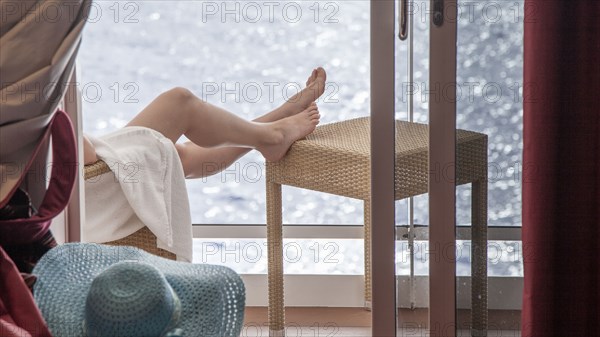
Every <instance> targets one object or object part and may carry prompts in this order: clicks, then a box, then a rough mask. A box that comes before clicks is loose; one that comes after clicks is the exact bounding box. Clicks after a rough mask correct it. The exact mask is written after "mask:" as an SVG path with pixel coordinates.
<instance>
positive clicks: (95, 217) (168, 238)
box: [82, 127, 192, 262]
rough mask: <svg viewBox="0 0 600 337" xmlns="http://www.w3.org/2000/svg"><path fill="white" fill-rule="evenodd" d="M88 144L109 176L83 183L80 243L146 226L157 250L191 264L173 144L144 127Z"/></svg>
mask: <svg viewBox="0 0 600 337" xmlns="http://www.w3.org/2000/svg"><path fill="white" fill-rule="evenodd" d="M90 141H91V142H92V144H93V145H94V147H95V148H96V153H97V155H98V158H100V159H102V160H103V161H104V162H105V163H106V164H108V166H109V167H110V169H111V170H112V171H113V173H114V174H103V175H101V176H99V177H97V178H92V179H90V180H87V181H86V183H85V204H86V221H85V224H84V225H83V226H82V228H83V233H82V239H83V240H84V241H87V242H108V241H113V240H118V239H122V238H124V237H126V236H128V235H130V234H133V233H135V232H136V231H137V230H139V229H141V228H142V227H144V226H147V227H148V228H149V229H150V230H151V231H152V233H154V235H156V238H157V245H158V247H159V248H162V249H165V250H167V251H170V252H172V253H174V254H175V255H177V260H181V261H187V262H191V260H192V220H191V216H190V206H189V200H188V194H187V189H186V185H185V177H184V173H183V167H182V166H181V161H180V159H179V155H178V154H177V149H176V148H175V145H174V144H173V142H171V141H170V140H169V139H168V138H166V137H164V136H163V135H162V134H161V133H159V132H157V131H155V130H152V129H149V128H145V127H125V128H123V129H120V130H118V131H115V132H113V133H110V134H108V135H105V136H102V137H99V138H94V137H90Z"/></svg>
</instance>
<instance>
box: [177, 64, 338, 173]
mask: <svg viewBox="0 0 600 337" xmlns="http://www.w3.org/2000/svg"><path fill="white" fill-rule="evenodd" d="M325 82H326V73H325V70H323V68H318V69H315V70H313V72H312V74H311V75H310V76H309V78H308V80H307V81H306V89H305V90H303V91H302V92H300V93H298V94H296V95H294V96H293V97H291V98H290V99H289V100H288V101H287V102H285V103H284V104H283V105H281V106H280V107H278V108H277V109H275V110H273V111H271V112H269V113H267V114H265V115H263V116H260V117H258V118H256V119H254V120H253V121H254V122H259V123H269V122H274V121H277V120H280V119H282V118H285V117H289V116H291V115H293V114H296V113H298V112H300V111H302V110H304V109H305V108H306V107H307V106H308V105H309V104H310V103H311V102H313V101H315V100H316V99H318V98H319V97H320V96H321V95H322V94H323V92H324V91H325ZM175 146H176V147H177V151H178V152H179V157H180V158H181V162H182V164H183V169H184V172H185V176H186V178H190V179H193V178H202V177H206V176H210V175H213V174H216V173H219V172H221V171H223V170H224V169H226V168H227V167H229V166H230V165H231V164H233V163H234V162H235V161H237V160H238V159H239V158H241V157H242V156H244V155H245V154H247V153H248V152H249V151H250V150H251V149H249V148H243V147H222V148H204V147H201V146H198V145H196V144H194V143H193V142H185V143H178V144H175Z"/></svg>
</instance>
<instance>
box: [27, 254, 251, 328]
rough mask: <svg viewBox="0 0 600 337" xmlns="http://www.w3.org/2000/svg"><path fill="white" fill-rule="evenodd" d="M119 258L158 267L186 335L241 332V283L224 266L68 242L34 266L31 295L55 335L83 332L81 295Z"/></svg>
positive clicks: (242, 301) (243, 298) (84, 294)
mask: <svg viewBox="0 0 600 337" xmlns="http://www.w3.org/2000/svg"><path fill="white" fill-rule="evenodd" d="M120 261H139V262H144V263H148V264H150V265H153V266H155V267H156V268H157V269H158V270H160V271H161V272H162V273H163V274H164V275H165V278H166V279H167V282H169V284H170V285H171V287H172V288H173V290H174V291H175V293H176V294H177V296H178V297H179V299H180V300H181V309H182V312H181V321H180V325H179V326H178V327H179V328H181V329H182V330H183V335H184V336H204V337H206V336H228V337H229V336H239V335H240V332H241V328H242V324H243V319H244V305H245V288H244V284H243V282H242V279H241V278H240V277H239V275H237V274H236V273H235V272H234V271H232V270H231V269H229V268H227V267H223V266H215V265H206V264H191V263H187V262H178V261H171V260H167V259H163V258H161V257H158V256H154V255H151V254H149V253H147V252H145V251H142V250H140V249H138V248H134V247H124V246H106V245H100V244H92V243H67V244H64V245H60V246H58V247H56V248H53V249H51V250H50V251H49V252H48V253H46V254H45V255H44V256H43V257H42V258H41V259H40V261H39V262H38V264H37V266H36V267H35V269H34V270H33V274H35V275H36V276H37V278H38V279H37V281H36V283H35V285H34V298H35V301H36V303H37V305H38V307H39V308H40V311H41V312H42V315H43V316H44V318H45V320H46V322H47V324H48V327H49V329H50V331H51V332H52V335H53V336H56V337H59V336H69V337H72V336H84V335H85V334H84V330H83V321H84V310H85V300H86V296H87V293H88V291H89V288H90V285H91V283H92V280H93V279H94V277H95V276H96V275H98V274H99V273H101V272H102V271H104V270H105V269H106V268H108V267H109V266H111V265H113V264H115V263H117V262H120Z"/></svg>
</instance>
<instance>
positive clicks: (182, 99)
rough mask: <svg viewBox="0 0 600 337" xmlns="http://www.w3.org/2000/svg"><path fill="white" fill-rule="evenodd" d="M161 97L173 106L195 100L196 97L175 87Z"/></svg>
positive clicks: (185, 90)
mask: <svg viewBox="0 0 600 337" xmlns="http://www.w3.org/2000/svg"><path fill="white" fill-rule="evenodd" d="M163 96H164V97H166V98H167V99H169V100H170V101H172V102H173V103H175V104H186V103H189V102H192V101H193V100H197V97H196V96H195V95H194V94H193V93H192V92H191V91H190V90H189V89H186V88H183V87H175V88H173V89H171V90H169V91H167V92H165V93H164V94H163Z"/></svg>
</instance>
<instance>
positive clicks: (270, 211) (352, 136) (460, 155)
mask: <svg viewBox="0 0 600 337" xmlns="http://www.w3.org/2000/svg"><path fill="white" fill-rule="evenodd" d="M456 135H457V162H456V170H457V171H456V178H455V179H456V181H455V182H456V184H467V183H472V184H473V193H472V199H473V202H472V216H473V217H472V219H473V220H472V222H473V224H472V236H473V245H472V247H473V248H472V249H473V251H472V252H473V255H472V256H473V257H474V259H473V260H474V261H473V264H472V275H473V286H472V304H473V307H472V308H473V311H472V322H473V326H472V329H473V332H474V334H479V333H480V332H481V331H485V330H486V328H487V267H486V265H487V136H486V135H484V134H480V133H476V132H472V131H465V130H457V132H456ZM370 144H371V142H370V120H369V118H368V117H365V118H357V119H353V120H348V121H343V122H339V123H332V124H327V125H322V126H319V127H317V129H316V130H315V132H313V133H312V134H310V135H309V136H307V137H306V138H305V139H303V140H299V141H297V142H296V143H294V145H293V146H292V147H291V148H290V150H289V152H288V153H287V155H286V156H285V157H284V158H283V159H282V160H281V161H279V162H267V165H266V167H267V171H266V176H267V235H268V238H267V239H268V244H269V249H270V251H271V250H273V251H274V252H273V253H269V324H270V327H271V330H272V331H279V330H282V329H283V327H284V320H283V317H284V313H283V310H284V305H283V264H282V262H281V260H280V259H279V258H277V259H276V258H275V255H277V254H281V253H280V252H279V250H281V248H276V247H281V245H282V241H281V240H282V238H281V234H280V231H281V230H280V229H278V228H275V227H281V226H282V223H281V190H280V189H281V186H280V185H289V186H295V187H300V188H305V189H310V190H314V191H320V192H325V193H331V194H335V195H340V196H345V197H350V198H355V199H360V200H364V201H365V219H364V224H365V225H364V230H365V303H367V304H368V303H370V301H371V275H370V271H371V261H370V259H371V252H370V246H371V239H370V232H371V225H372V224H371V220H370V211H371V207H370V202H369V199H370V190H371V184H370V180H371V172H370V152H371V149H370V146H371V145H370ZM395 145H396V167H395V188H396V193H395V197H396V200H400V199H404V198H408V197H411V196H416V195H420V194H424V193H427V192H428V184H429V178H430V176H431V177H432V178H433V179H447V177H448V173H449V172H448V169H449V167H448V166H447V165H439V164H437V165H436V164H435V163H433V164H432V167H431V168H430V166H429V128H428V125H426V124H418V123H409V122H403V121H396V144H395ZM274 190H277V191H278V192H277V193H269V191H274ZM272 271H273V272H274V274H273V275H271V272H272ZM279 310H281V313H277V312H276V311H279Z"/></svg>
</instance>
